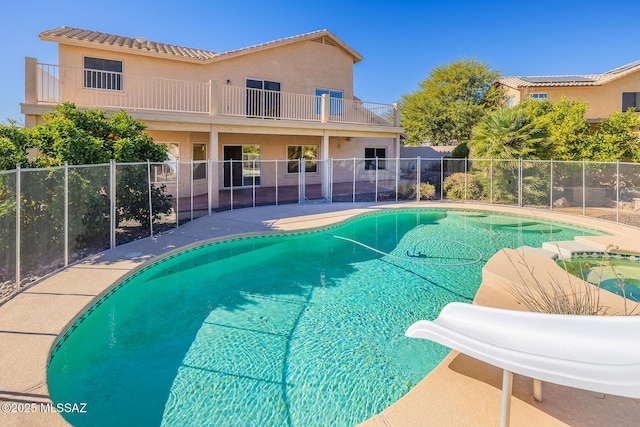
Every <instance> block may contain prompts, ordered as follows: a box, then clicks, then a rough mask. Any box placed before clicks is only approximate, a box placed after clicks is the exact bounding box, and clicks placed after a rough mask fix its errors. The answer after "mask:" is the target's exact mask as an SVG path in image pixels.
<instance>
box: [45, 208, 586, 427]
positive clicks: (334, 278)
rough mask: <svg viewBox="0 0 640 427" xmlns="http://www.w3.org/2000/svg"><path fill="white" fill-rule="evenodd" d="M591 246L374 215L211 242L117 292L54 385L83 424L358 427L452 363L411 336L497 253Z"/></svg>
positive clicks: (71, 333) (68, 354)
mask: <svg viewBox="0 0 640 427" xmlns="http://www.w3.org/2000/svg"><path fill="white" fill-rule="evenodd" d="M592 234H596V233H595V232H593V231H591V230H584V229H579V228H575V227H571V226H567V225H564V224H552V223H543V222H536V221H531V220H530V219H528V218H521V217H513V216H505V215H497V214H489V213H483V212H468V211H456V210H440V209H432V210H426V209H425V210H399V211H389V212H384V213H380V214H370V215H367V216H363V217H359V218H356V219H353V220H350V221H348V222H346V223H344V224H341V225H338V226H335V227H330V228H325V229H322V230H314V231H309V232H304V233H293V234H281V235H265V236H254V237H246V238H237V239H231V240H227V241H217V242H211V243H207V244H204V245H201V246H198V247H195V248H190V249H188V250H186V251H183V252H180V253H177V254H173V255H171V256H168V257H165V258H163V259H161V260H158V261H156V262H154V263H153V264H151V265H150V266H148V267H146V268H144V269H142V270H140V271H138V272H136V273H135V274H133V275H132V276H130V277H129V278H127V279H126V280H124V281H123V282H121V283H119V284H118V285H117V286H116V287H114V289H113V290H111V291H110V292H109V293H108V294H107V295H105V296H104V297H103V298H101V299H100V300H99V301H98V302H97V303H96V304H95V305H93V306H92V307H91V309H90V310H88V311H87V312H86V313H85V314H83V315H82V316H81V317H80V318H79V319H78V321H76V322H75V323H74V324H73V325H72V326H71V328H69V330H68V331H67V332H66V333H65V334H64V335H63V337H61V339H60V340H59V342H58V343H57V344H56V346H55V348H54V350H53V352H52V356H51V360H50V364H49V369H48V383H49V390H50V393H51V396H52V399H53V400H54V402H56V403H86V404H87V406H86V413H84V414H78V413H72V414H65V417H66V418H67V420H68V421H69V422H71V423H72V424H74V425H78V426H81V425H160V424H161V425H187V424H189V425H204V424H207V425H216V426H217V425H278V426H280V425H292V426H307V425H312V426H316V425H354V424H357V423H359V422H361V421H364V420H365V419H367V418H369V417H371V416H373V415H375V414H376V413H378V412H380V411H382V410H383V409H384V408H386V407H387V406H389V405H390V404H391V403H393V402H394V401H396V400H397V399H398V398H400V397H401V396H402V395H404V394H405V393H406V392H407V391H409V389H410V388H411V387H413V386H414V385H415V384H416V383H417V382H418V381H420V380H421V379H422V378H423V377H424V376H425V375H426V374H427V373H428V372H429V371H431V370H432V369H433V368H434V367H435V366H436V365H437V364H438V363H439V362H440V361H441V360H442V358H444V356H445V355H446V354H447V353H448V351H449V350H448V349H447V348H445V347H442V346H439V345H438V344H435V343H431V342H428V341H424V340H411V339H408V338H405V337H404V331H405V329H406V328H407V327H408V325H410V324H412V323H413V322H414V321H416V320H418V319H425V318H427V319H432V318H435V317H436V316H437V315H438V313H439V312H440V310H441V309H442V307H444V305H446V304H447V303H449V302H452V301H466V302H470V301H471V300H472V298H473V297H474V295H475V292H476V291H477V288H478V286H479V284H480V281H481V269H482V266H483V265H484V262H485V261H486V260H487V259H488V258H489V257H491V255H493V254H494V253H495V252H496V251H497V250H499V249H500V248H501V247H504V246H510V247H517V246H521V245H523V244H527V245H531V246H536V247H539V246H541V244H542V243H543V242H545V241H549V240H568V239H572V238H573V237H574V236H576V235H592Z"/></svg>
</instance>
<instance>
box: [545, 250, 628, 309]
mask: <svg viewBox="0 0 640 427" xmlns="http://www.w3.org/2000/svg"><path fill="white" fill-rule="evenodd" d="M630 258H633V260H632V259H630ZM637 258H638V257H637V256H633V255H632V256H624V255H617V254H613V255H611V256H610V257H609V258H605V257H600V258H597V257H582V258H576V259H571V260H566V261H565V260H561V261H558V264H559V265H560V266H561V267H562V266H564V265H566V267H567V271H569V272H570V273H572V274H573V275H575V276H577V277H579V278H581V279H583V280H586V281H587V282H589V283H591V284H594V285H596V286H600V287H601V288H602V289H606V290H607V291H609V292H613V293H614V294H617V295H621V296H624V297H625V298H627V299H629V300H631V301H636V302H640V263H639V262H638V259H637Z"/></svg>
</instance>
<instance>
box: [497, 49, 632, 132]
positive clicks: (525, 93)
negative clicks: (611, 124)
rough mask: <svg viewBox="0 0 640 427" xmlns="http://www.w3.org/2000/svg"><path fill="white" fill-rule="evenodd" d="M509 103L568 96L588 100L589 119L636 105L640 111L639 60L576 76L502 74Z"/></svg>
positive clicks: (501, 80)
mask: <svg viewBox="0 0 640 427" xmlns="http://www.w3.org/2000/svg"><path fill="white" fill-rule="evenodd" d="M498 84H500V85H501V86H502V87H503V88H504V89H505V93H506V97H507V105H511V106H512V105H515V104H519V103H520V102H522V101H524V100H526V99H548V100H550V101H554V102H555V101H558V100H560V99H562V97H565V98H567V99H569V100H578V99H579V100H580V101H582V102H588V103H589V110H588V111H587V113H586V119H587V120H588V121H590V122H598V121H600V119H602V118H605V117H608V116H610V115H611V114H612V113H614V112H615V111H623V112H624V111H627V110H628V109H629V108H635V109H636V111H637V112H640V61H635V62H632V63H630V64H627V65H623V66H621V67H618V68H616V69H613V70H611V71H607V72H606V73H604V74H592V75H591V74H590V75H574V76H530V77H502V78H501V79H500V80H499V81H498Z"/></svg>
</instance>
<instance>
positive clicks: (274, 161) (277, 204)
mask: <svg viewBox="0 0 640 427" xmlns="http://www.w3.org/2000/svg"><path fill="white" fill-rule="evenodd" d="M274 162H275V163H276V206H278V161H277V160H274Z"/></svg>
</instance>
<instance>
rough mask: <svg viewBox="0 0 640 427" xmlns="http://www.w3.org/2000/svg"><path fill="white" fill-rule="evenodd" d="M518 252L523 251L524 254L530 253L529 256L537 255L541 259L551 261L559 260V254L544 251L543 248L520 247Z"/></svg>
mask: <svg viewBox="0 0 640 427" xmlns="http://www.w3.org/2000/svg"><path fill="white" fill-rule="evenodd" d="M516 250H518V251H522V252H524V253H528V254H533V255H537V256H539V257H541V258H549V259H553V260H555V259H558V253H557V252H555V251H550V250H547V249H542V248H534V247H532V246H520V247H519V248H518V249H516Z"/></svg>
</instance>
